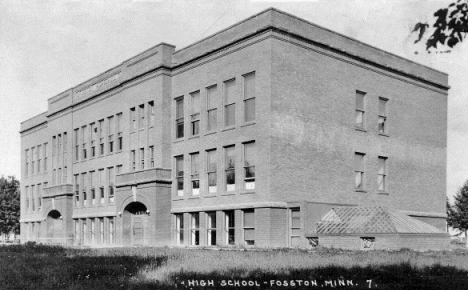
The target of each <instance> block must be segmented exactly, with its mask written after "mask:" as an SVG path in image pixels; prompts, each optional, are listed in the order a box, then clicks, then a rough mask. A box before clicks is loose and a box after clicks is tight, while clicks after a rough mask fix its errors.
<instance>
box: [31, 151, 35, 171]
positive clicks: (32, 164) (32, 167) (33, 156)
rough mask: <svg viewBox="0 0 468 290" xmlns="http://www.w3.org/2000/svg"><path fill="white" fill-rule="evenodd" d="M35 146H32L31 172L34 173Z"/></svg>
mask: <svg viewBox="0 0 468 290" xmlns="http://www.w3.org/2000/svg"><path fill="white" fill-rule="evenodd" d="M34 149H35V148H34V147H33V148H31V174H34V161H35V160H36V155H35V154H34V153H35V150H34Z"/></svg>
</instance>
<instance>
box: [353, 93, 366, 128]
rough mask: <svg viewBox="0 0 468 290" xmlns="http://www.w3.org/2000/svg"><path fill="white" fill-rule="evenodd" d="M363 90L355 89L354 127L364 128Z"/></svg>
mask: <svg viewBox="0 0 468 290" xmlns="http://www.w3.org/2000/svg"><path fill="white" fill-rule="evenodd" d="M365 95H366V94H365V93H363V92H359V91H356V124H355V125H356V128H360V129H364V122H365V116H364V113H365V111H364V96H365Z"/></svg>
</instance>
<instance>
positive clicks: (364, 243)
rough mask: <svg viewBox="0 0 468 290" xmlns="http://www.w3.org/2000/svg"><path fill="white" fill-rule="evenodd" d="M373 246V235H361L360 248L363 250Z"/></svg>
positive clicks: (370, 248)
mask: <svg viewBox="0 0 468 290" xmlns="http://www.w3.org/2000/svg"><path fill="white" fill-rule="evenodd" d="M374 246H375V238H374V237H361V249H363V250H372V249H374Z"/></svg>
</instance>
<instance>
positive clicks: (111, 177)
mask: <svg viewBox="0 0 468 290" xmlns="http://www.w3.org/2000/svg"><path fill="white" fill-rule="evenodd" d="M107 170H108V175H107V184H109V202H110V203H113V202H114V190H115V188H114V182H115V173H114V167H109V168H108V169H107Z"/></svg>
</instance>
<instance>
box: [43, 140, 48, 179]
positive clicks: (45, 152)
mask: <svg viewBox="0 0 468 290" xmlns="http://www.w3.org/2000/svg"><path fill="white" fill-rule="evenodd" d="M47 144H48V143H44V172H47V159H48V154H49V152H48V151H47Z"/></svg>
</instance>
